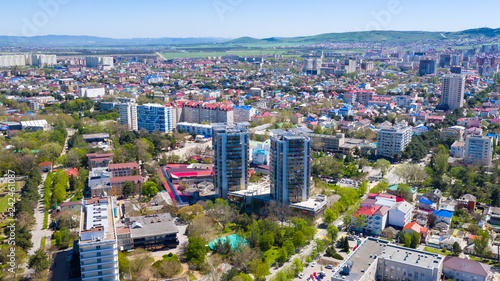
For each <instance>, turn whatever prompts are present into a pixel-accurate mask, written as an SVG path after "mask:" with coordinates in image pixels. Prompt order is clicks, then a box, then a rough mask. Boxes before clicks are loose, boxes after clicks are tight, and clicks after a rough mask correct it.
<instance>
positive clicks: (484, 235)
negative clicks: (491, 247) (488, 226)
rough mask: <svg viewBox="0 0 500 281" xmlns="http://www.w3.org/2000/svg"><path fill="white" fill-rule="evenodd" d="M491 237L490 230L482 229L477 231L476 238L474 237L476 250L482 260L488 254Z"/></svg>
mask: <svg viewBox="0 0 500 281" xmlns="http://www.w3.org/2000/svg"><path fill="white" fill-rule="evenodd" d="M489 239H490V234H489V233H488V231H486V230H481V229H480V230H478V231H477V235H476V238H475V239H474V252H475V253H476V255H477V256H479V257H480V258H481V260H483V258H484V257H486V256H487V252H488V241H489Z"/></svg>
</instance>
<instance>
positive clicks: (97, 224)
mask: <svg viewBox="0 0 500 281" xmlns="http://www.w3.org/2000/svg"><path fill="white" fill-rule="evenodd" d="M84 205H85V207H84V208H83V211H82V217H81V218H82V219H81V220H80V244H82V243H83V244H84V243H94V242H96V241H95V240H96V239H98V240H97V241H112V240H114V239H116V233H115V223H114V217H113V202H112V200H111V198H109V197H108V198H97V197H94V198H91V199H89V200H84Z"/></svg>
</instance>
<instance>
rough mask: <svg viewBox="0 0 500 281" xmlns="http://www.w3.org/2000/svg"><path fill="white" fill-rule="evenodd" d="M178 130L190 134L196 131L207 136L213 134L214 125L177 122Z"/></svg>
mask: <svg viewBox="0 0 500 281" xmlns="http://www.w3.org/2000/svg"><path fill="white" fill-rule="evenodd" d="M177 132H183V133H188V134H193V133H194V134H196V135H203V136H205V137H211V136H212V125H209V124H198V123H187V122H180V123H177Z"/></svg>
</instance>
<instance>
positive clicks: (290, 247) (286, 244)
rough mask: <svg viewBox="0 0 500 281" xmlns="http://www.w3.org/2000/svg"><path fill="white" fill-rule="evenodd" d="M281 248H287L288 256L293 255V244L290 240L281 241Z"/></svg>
mask: <svg viewBox="0 0 500 281" xmlns="http://www.w3.org/2000/svg"><path fill="white" fill-rule="evenodd" d="M283 248H285V249H286V250H287V252H288V255H289V256H293V255H294V254H295V245H293V242H292V241H291V240H286V241H285V242H283Z"/></svg>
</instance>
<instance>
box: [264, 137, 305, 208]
mask: <svg viewBox="0 0 500 281" xmlns="http://www.w3.org/2000/svg"><path fill="white" fill-rule="evenodd" d="M270 162H271V163H270V164H271V165H270V175H271V195H272V196H273V199H274V200H276V201H277V202H281V203H299V202H302V201H306V200H308V199H309V195H310V191H311V190H310V188H311V139H310V138H309V136H308V135H307V133H304V132H302V131H301V129H289V130H272V137H271V161H270Z"/></svg>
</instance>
